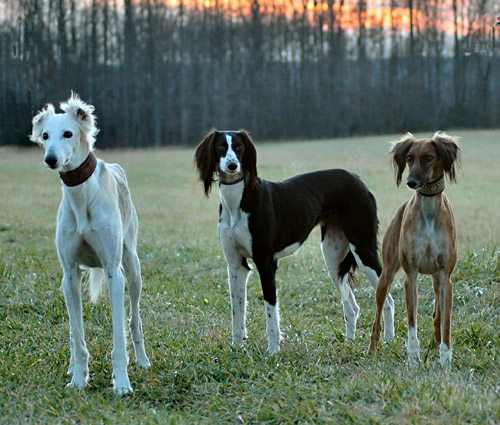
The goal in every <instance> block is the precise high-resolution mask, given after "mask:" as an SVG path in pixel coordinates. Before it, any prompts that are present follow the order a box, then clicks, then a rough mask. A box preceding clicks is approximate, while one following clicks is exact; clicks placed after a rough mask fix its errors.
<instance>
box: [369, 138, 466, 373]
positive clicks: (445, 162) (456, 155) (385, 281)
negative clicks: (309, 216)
mask: <svg viewBox="0 0 500 425" xmlns="http://www.w3.org/2000/svg"><path fill="white" fill-rule="evenodd" d="M457 140H458V138H457V137H451V136H448V135H447V134H446V133H443V132H437V133H435V134H434V136H433V137H432V138H431V139H420V140H417V139H416V138H415V137H414V136H413V135H412V134H410V133H408V134H407V135H406V136H404V137H403V138H401V140H399V141H398V142H395V143H394V144H393V147H392V149H391V151H390V153H391V155H392V159H393V165H394V168H395V172H396V184H397V185H398V186H399V185H400V184H401V177H402V175H403V172H404V170H405V168H406V165H408V168H409V174H408V179H407V185H408V187H410V188H411V189H413V190H415V193H414V194H413V196H412V197H411V199H410V200H409V201H407V202H406V203H405V204H404V205H403V206H402V207H401V208H399V210H398V212H397V213H396V216H395V217H394V219H393V220H392V222H391V224H390V225H389V227H388V229H387V232H386V233H385V236H384V241H383V244H382V257H383V270H382V274H381V275H380V278H379V282H378V285H377V292H376V299H377V314H376V318H375V323H374V324H373V330H372V337H371V343H370V351H374V350H375V349H376V347H377V343H378V340H379V337H380V330H381V320H380V319H381V312H382V307H383V305H384V301H385V299H386V297H387V295H388V293H389V288H390V286H391V283H392V281H393V279H394V276H395V275H396V273H397V271H398V270H399V269H400V268H401V267H403V270H404V271H405V273H406V276H407V278H406V281H405V297H406V310H407V316H408V355H409V358H410V361H411V362H412V363H416V362H418V361H419V360H420V347H419V342H418V337H417V275H418V274H419V273H421V274H430V275H432V280H433V283H434V295H435V304H434V313H433V318H434V337H435V339H436V343H437V344H440V360H441V364H442V365H443V366H444V365H449V364H450V363H451V357H452V351H451V341H450V337H451V309H452V305H453V284H452V282H451V280H450V276H451V274H452V272H453V269H454V268H455V265H456V262H457V230H456V225H455V218H454V216H453V211H452V208H451V204H450V202H449V201H448V198H447V197H446V195H445V194H444V193H443V191H444V181H445V180H444V177H445V174H446V176H447V177H448V180H449V181H450V182H456V173H455V167H456V166H458V164H459V162H460V154H461V150H460V148H459V146H458V144H457Z"/></svg>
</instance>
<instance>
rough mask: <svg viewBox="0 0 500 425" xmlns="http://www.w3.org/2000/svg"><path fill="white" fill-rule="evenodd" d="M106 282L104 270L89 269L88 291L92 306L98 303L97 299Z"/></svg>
mask: <svg viewBox="0 0 500 425" xmlns="http://www.w3.org/2000/svg"><path fill="white" fill-rule="evenodd" d="M105 280H106V275H105V274H104V270H103V269H101V268H95V269H94V268H92V269H90V276H89V290H90V301H92V302H93V303H94V304H96V303H97V301H99V297H100V295H101V291H102V285H103V283H104V281H105Z"/></svg>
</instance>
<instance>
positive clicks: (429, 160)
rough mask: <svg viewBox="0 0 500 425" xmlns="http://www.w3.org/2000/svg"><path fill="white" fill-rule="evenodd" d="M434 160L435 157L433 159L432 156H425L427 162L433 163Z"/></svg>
mask: <svg viewBox="0 0 500 425" xmlns="http://www.w3.org/2000/svg"><path fill="white" fill-rule="evenodd" d="M433 159H434V157H432V156H431V155H426V156H425V160H426V161H427V162H431V161H432V160H433Z"/></svg>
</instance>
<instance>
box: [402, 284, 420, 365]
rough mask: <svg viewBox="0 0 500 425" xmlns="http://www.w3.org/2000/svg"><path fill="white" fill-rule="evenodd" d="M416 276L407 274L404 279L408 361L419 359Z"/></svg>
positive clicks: (413, 361) (417, 360) (412, 361)
mask: <svg viewBox="0 0 500 425" xmlns="http://www.w3.org/2000/svg"><path fill="white" fill-rule="evenodd" d="M417 289H418V286H417V276H416V275H414V276H413V275H409V276H407V278H406V281H405V300H406V314H407V317H408V357H409V359H410V363H412V364H415V363H417V362H419V361H420V343H419V341H418V334H417V310H418V296H417V295H418V291H417Z"/></svg>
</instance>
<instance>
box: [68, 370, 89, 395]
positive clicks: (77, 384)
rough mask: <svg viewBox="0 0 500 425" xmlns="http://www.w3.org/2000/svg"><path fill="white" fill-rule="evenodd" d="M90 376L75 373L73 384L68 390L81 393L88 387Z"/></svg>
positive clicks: (70, 384)
mask: <svg viewBox="0 0 500 425" xmlns="http://www.w3.org/2000/svg"><path fill="white" fill-rule="evenodd" d="M87 380H88V374H85V373H73V377H72V378H71V382H70V383H69V384H67V385H66V387H68V388H75V389H76V390H78V391H80V390H82V389H83V388H84V387H85V386H86V385H87Z"/></svg>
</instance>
